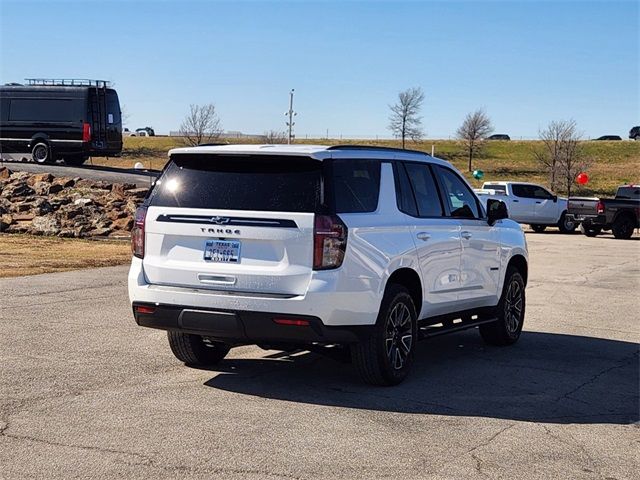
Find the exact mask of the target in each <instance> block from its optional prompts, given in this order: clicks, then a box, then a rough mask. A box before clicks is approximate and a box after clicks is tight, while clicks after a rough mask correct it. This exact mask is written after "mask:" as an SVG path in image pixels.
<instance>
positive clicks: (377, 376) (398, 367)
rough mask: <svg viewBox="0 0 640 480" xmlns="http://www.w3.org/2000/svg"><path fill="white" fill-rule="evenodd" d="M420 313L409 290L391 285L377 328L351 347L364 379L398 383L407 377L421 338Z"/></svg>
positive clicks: (373, 381) (379, 382)
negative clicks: (418, 319) (418, 317)
mask: <svg viewBox="0 0 640 480" xmlns="http://www.w3.org/2000/svg"><path fill="white" fill-rule="evenodd" d="M416 317H417V315H416V309H415V306H414V304H413V300H412V299H411V296H410V295H409V291H408V290H407V289H406V288H404V287H402V286H400V285H395V284H391V285H389V286H388V288H387V291H386V292H385V294H384V298H383V299H382V304H381V306H380V312H379V313H378V319H377V320H376V324H375V326H374V328H373V331H372V332H371V333H370V334H369V335H368V336H367V337H366V338H364V339H362V340H361V341H360V342H359V343H357V344H355V345H353V346H352V347H351V358H352V360H353V363H354V364H355V366H356V368H357V370H358V373H359V374H360V377H361V378H362V380H363V381H364V382H366V383H369V384H371V385H385V386H388V385H397V384H399V383H400V382H402V381H403V380H404V379H405V378H406V377H407V375H408V374H409V370H410V369H411V365H412V364H413V356H414V350H415V345H416V342H417V340H418V327H417V319H416Z"/></svg>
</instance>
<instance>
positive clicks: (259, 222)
mask: <svg viewBox="0 0 640 480" xmlns="http://www.w3.org/2000/svg"><path fill="white" fill-rule="evenodd" d="M214 219H219V220H217V221H216V220H214ZM224 220H228V221H224ZM156 221H158V222H170V223H196V224H205V225H218V226H221V227H224V226H234V227H269V228H298V224H297V223H296V222H294V221H293V220H288V219H281V218H247V217H222V216H215V215H214V216H209V215H171V214H161V215H158V218H156Z"/></svg>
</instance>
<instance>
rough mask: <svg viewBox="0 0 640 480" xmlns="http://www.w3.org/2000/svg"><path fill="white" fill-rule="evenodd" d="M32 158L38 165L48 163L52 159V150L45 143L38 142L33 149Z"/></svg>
mask: <svg viewBox="0 0 640 480" xmlns="http://www.w3.org/2000/svg"><path fill="white" fill-rule="evenodd" d="M31 157H32V158H33V161H34V162H36V163H48V162H50V161H51V157H52V155H51V148H49V145H47V144H46V143H44V142H38V143H36V144H35V145H34V146H33V148H32V149H31Z"/></svg>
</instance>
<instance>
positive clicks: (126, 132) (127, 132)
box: [122, 128, 136, 137]
mask: <svg viewBox="0 0 640 480" xmlns="http://www.w3.org/2000/svg"><path fill="white" fill-rule="evenodd" d="M122 136H123V137H135V136H136V132H132V131H131V130H129V129H128V128H123V129H122Z"/></svg>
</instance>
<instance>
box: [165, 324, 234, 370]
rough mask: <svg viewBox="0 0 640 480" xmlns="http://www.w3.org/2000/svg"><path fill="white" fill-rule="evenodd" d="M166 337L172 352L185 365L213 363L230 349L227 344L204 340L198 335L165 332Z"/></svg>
mask: <svg viewBox="0 0 640 480" xmlns="http://www.w3.org/2000/svg"><path fill="white" fill-rule="evenodd" d="M167 337H168V338H169V346H170V347H171V351H172V352H173V354H174V355H175V356H176V358H177V359H178V360H180V361H181V362H184V363H185V364H187V365H193V366H199V365H214V364H216V363H218V362H219V361H220V360H222V359H223V358H224V357H225V356H226V355H227V353H229V350H230V347H229V346H228V345H225V344H224V343H219V342H210V341H206V340H205V339H204V338H203V337H202V336H200V335H191V334H189V333H181V332H167Z"/></svg>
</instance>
